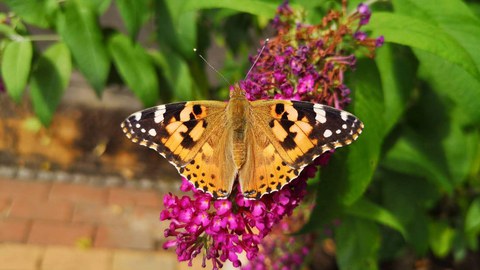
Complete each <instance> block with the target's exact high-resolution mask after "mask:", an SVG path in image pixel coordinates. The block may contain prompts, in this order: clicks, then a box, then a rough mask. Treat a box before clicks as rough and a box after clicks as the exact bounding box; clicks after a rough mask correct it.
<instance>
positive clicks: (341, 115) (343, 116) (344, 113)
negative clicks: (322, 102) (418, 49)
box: [340, 111, 349, 121]
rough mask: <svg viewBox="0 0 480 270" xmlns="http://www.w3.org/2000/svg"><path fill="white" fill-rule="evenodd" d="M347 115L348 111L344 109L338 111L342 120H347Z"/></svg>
mask: <svg viewBox="0 0 480 270" xmlns="http://www.w3.org/2000/svg"><path fill="white" fill-rule="evenodd" d="M348 115H349V113H348V112H346V111H342V112H341V113H340V117H342V120H343V121H347V119H348Z"/></svg>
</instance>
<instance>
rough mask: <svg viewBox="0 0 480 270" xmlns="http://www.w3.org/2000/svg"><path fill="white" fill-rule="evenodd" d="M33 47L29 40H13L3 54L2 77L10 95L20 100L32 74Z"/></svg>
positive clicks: (17, 100)
mask: <svg viewBox="0 0 480 270" xmlns="http://www.w3.org/2000/svg"><path fill="white" fill-rule="evenodd" d="M32 54H33V48H32V43H31V42H30V41H28V40H20V41H12V42H9V43H8V44H7V46H6V47H5V50H4V51H3V55H2V77H3V81H4V83H5V87H6V88H7V92H8V94H9V95H10V97H12V98H13V100H15V101H16V102H19V101H20V98H21V97H22V94H23V92H24V91H25V87H26V85H27V81H28V75H29V74H30V66H31V63H32Z"/></svg>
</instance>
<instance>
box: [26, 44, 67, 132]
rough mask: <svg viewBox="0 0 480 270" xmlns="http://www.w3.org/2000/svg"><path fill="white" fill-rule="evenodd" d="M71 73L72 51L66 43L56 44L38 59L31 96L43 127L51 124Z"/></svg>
mask: <svg viewBox="0 0 480 270" xmlns="http://www.w3.org/2000/svg"><path fill="white" fill-rule="evenodd" d="M71 73H72V63H71V57H70V51H69V50H68V48H67V46H66V45H65V44H64V43H61V42H59V43H55V44H54V45H52V46H50V47H49V48H48V49H47V50H45V52H43V53H42V54H41V55H40V57H39V58H38V60H37V62H36V66H35V69H34V70H33V72H32V77H31V80H30V96H31V99H32V104H33V109H34V110H35V113H36V115H37V116H38V118H39V119H40V121H41V122H42V124H43V125H49V124H50V123H51V121H52V116H53V113H54V112H55V110H56V108H57V106H58V104H59V103H60V100H61V98H62V95H63V92H64V91H65V89H66V88H67V86H68V83H69V81H70V75H71Z"/></svg>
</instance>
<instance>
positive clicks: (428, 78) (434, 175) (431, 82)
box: [0, 0, 480, 269]
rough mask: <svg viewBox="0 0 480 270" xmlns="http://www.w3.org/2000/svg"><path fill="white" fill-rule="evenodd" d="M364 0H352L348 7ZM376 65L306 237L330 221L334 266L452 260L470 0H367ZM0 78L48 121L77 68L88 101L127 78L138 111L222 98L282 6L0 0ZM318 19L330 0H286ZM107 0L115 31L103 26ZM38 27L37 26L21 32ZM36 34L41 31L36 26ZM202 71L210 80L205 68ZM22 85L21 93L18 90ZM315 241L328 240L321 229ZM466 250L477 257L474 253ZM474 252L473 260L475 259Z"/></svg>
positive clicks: (475, 26) (479, 109) (471, 224)
mask: <svg viewBox="0 0 480 270" xmlns="http://www.w3.org/2000/svg"><path fill="white" fill-rule="evenodd" d="M359 2H360V1H349V3H348V4H349V7H350V8H349V10H352V11H353V10H354V9H355V7H356V6H357V5H358V3H359ZM367 2H368V3H369V4H370V7H371V8H372V10H373V15H372V19H371V22H370V24H368V25H367V28H368V30H369V31H370V33H371V36H372V37H377V36H380V35H384V36H385V41H386V44H385V45H384V46H383V47H381V48H379V49H378V50H377V55H376V57H375V59H370V58H367V57H362V54H359V55H358V56H359V57H360V58H359V59H358V62H357V67H356V70H354V71H353V72H350V73H348V74H347V85H348V86H349V88H351V89H352V90H353V91H352V100H353V104H352V105H351V106H350V107H349V108H347V109H348V110H350V111H352V112H354V113H355V114H356V115H357V116H359V118H360V119H362V120H363V121H364V123H365V126H366V128H365V131H364V134H362V136H361V137H360V139H359V141H358V142H357V143H355V144H353V145H352V146H351V147H348V148H347V149H341V150H339V151H337V153H336V154H335V155H333V158H332V160H331V162H330V164H329V165H328V166H326V167H325V168H323V169H322V171H321V173H320V175H319V180H320V181H310V184H311V185H310V188H311V190H314V189H316V190H317V196H316V208H315V209H314V211H313V213H312V215H311V218H310V221H309V222H308V223H307V225H306V226H305V227H304V228H303V232H319V233H320V234H322V232H323V230H324V228H325V226H331V225H329V224H332V220H340V225H336V226H334V227H333V230H334V234H333V237H334V239H335V243H336V260H337V264H338V266H339V268H340V269H378V268H379V267H380V266H381V265H382V264H381V263H382V262H383V263H385V262H389V261H394V260H397V259H399V258H403V257H406V256H414V257H415V258H433V259H434V260H436V261H440V262H442V263H444V264H445V265H449V266H455V265H459V264H460V265H461V264H462V263H468V261H469V260H470V261H471V260H474V261H475V262H476V266H477V267H479V263H480V262H479V259H478V258H480V255H479V252H478V249H479V234H480V176H479V171H480V151H479V146H480V144H479V141H480V138H479V127H480V50H479V44H480V20H479V15H480V4H479V3H478V2H474V1H460V0H440V1H434V0H424V1H420V2H419V1H413V0H392V1H367ZM3 3H4V4H5V5H6V6H7V7H8V9H9V11H10V12H8V13H3V14H0V21H1V24H0V34H1V41H0V52H1V76H2V81H3V85H4V88H5V89H6V91H7V93H8V95H9V96H10V97H11V99H13V100H15V101H16V102H20V101H21V100H22V96H24V95H28V98H29V100H30V101H31V104H32V106H33V109H34V111H35V113H36V115H37V116H38V118H39V119H40V121H41V122H42V123H43V124H44V125H49V124H50V122H51V120H52V115H53V114H54V113H55V109H56V108H57V106H58V104H59V102H60V100H61V98H62V94H63V93H64V91H65V89H66V88H67V87H68V85H69V80H70V75H71V73H72V71H73V70H78V71H80V72H81V73H82V74H83V76H84V77H85V78H86V80H87V81H88V83H89V84H90V86H91V87H92V89H93V91H95V92H96V93H97V95H98V96H101V95H102V91H103V90H104V89H105V87H106V86H107V85H110V84H121V85H126V86H127V87H128V88H129V89H130V90H131V91H132V92H133V94H134V95H135V96H136V97H137V98H138V99H139V100H140V101H141V102H142V103H143V104H144V105H145V106H152V105H154V104H156V103H160V102H162V103H163V102H170V101H175V100H192V99H205V98H213V99H225V98H226V97H227V94H228V87H227V86H228V85H229V83H227V82H225V81H223V80H219V79H218V76H216V75H213V78H212V76H211V70H210V69H209V68H208V67H206V64H205V63H204V62H203V61H202V60H201V59H199V57H198V55H197V54H196V53H195V52H193V50H192V49H193V48H198V51H199V52H201V53H202V54H203V55H204V56H205V57H206V58H207V59H209V60H210V61H211V62H212V64H213V65H214V66H215V67H217V68H218V69H219V70H220V72H221V73H222V74H223V75H224V76H225V77H226V78H227V80H228V81H229V82H236V81H238V80H240V79H242V78H243V77H244V76H245V73H246V70H248V68H249V66H250V61H249V55H252V54H254V53H255V51H256V50H257V49H258V48H259V44H260V42H261V41H262V40H263V39H265V38H266V37H268V36H269V35H271V34H272V33H270V32H269V30H268V22H269V20H270V19H272V18H273V16H274V15H275V10H276V8H277V6H278V5H279V4H280V3H281V2H279V1H268V0H238V1H220V0H136V1H133V0H67V1H58V0H3ZM291 5H292V7H293V8H295V9H303V10H305V14H306V18H307V20H309V21H311V22H312V23H318V21H319V20H320V19H321V18H322V16H323V15H324V14H325V13H326V11H327V10H328V9H330V8H332V7H334V8H340V6H341V5H340V3H339V2H338V1H333V0H329V1H327V0H325V1H311V0H308V1H307V0H298V1H292V2H291ZM112 6H114V8H115V9H116V10H117V11H118V14H119V16H120V18H121V21H122V25H121V26H120V27H111V26H106V25H104V24H102V23H101V22H102V15H103V14H104V12H105V11H106V10H107V9H108V8H111V7H112ZM32 29H36V30H37V31H36V34H31V33H32V31H31V30H32ZM38 30H40V32H41V34H38V32H39V31H38ZM209 74H210V75H209ZM26 89H28V91H26ZM323 237H328V236H327V235H325V236H323ZM472 254H473V255H472ZM474 254H476V256H475V255H474Z"/></svg>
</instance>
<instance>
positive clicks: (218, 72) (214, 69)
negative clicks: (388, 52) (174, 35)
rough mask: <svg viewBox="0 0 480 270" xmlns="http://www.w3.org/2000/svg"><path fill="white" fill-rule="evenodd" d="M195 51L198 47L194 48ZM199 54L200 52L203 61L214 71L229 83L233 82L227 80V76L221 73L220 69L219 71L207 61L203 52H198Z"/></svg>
mask: <svg viewBox="0 0 480 270" xmlns="http://www.w3.org/2000/svg"><path fill="white" fill-rule="evenodd" d="M193 51H194V52H197V48H193ZM197 54H198V56H199V57H200V58H202V60H203V62H205V63H206V64H207V65H208V66H209V67H210V68H211V69H212V70H213V71H215V72H216V73H217V74H218V75H220V77H222V79H223V80H224V81H225V82H227V83H228V84H231V83H230V82H229V81H228V80H227V78H225V76H223V74H222V73H220V71H218V70H217V69H216V68H214V67H213V66H212V65H211V64H210V63H209V62H208V61H207V59H205V58H204V57H203V55H201V54H199V53H197Z"/></svg>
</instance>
